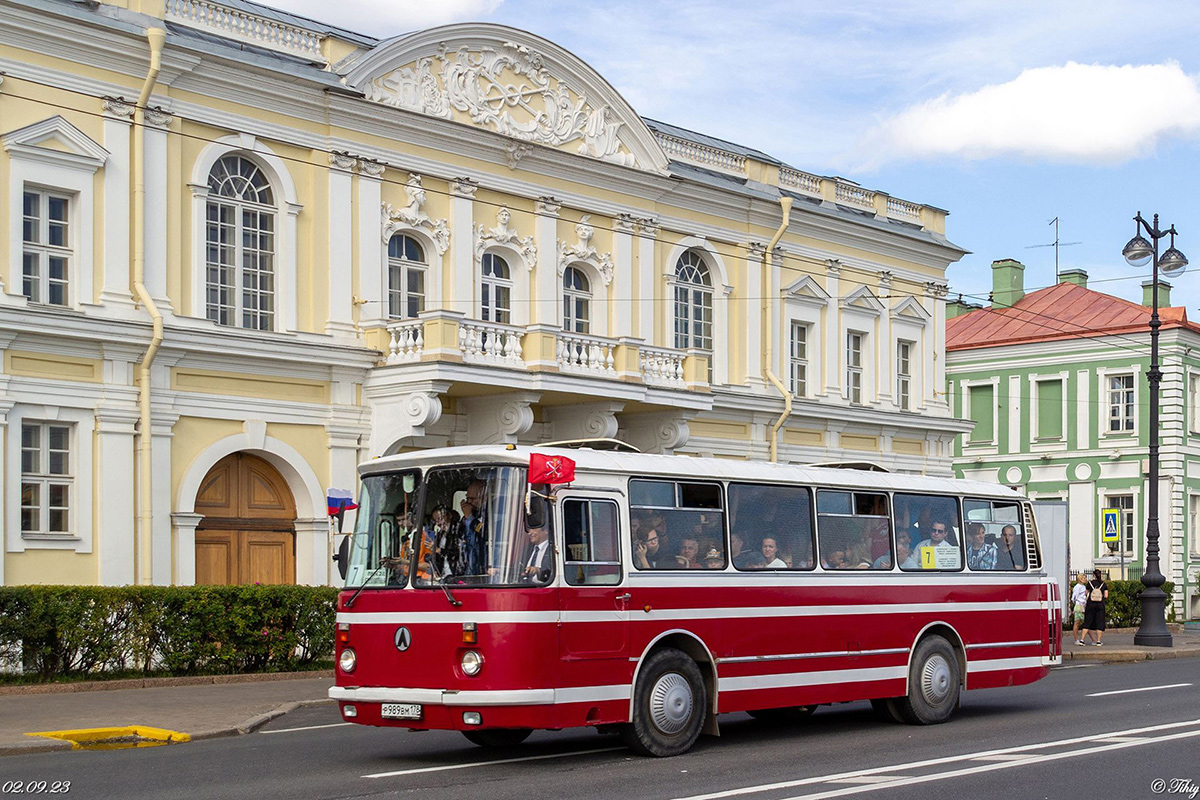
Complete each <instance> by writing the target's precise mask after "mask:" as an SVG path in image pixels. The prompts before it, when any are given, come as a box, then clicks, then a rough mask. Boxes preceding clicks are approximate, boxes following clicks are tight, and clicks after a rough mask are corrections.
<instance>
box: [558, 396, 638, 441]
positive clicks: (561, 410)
mask: <svg viewBox="0 0 1200 800" xmlns="http://www.w3.org/2000/svg"><path fill="white" fill-rule="evenodd" d="M624 407H625V403H624V402H615V401H614V402H607V403H588V404H586V405H578V406H556V407H554V408H552V409H548V410H547V418H548V419H549V422H550V432H551V433H550V435H551V436H552V437H553V438H554V440H555V441H565V440H571V439H611V438H613V437H615V436H616V435H617V430H618V429H619V427H620V426H619V424H618V422H617V414H618V413H620V411H621V409H623V408H624Z"/></svg>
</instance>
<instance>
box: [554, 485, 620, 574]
mask: <svg viewBox="0 0 1200 800" xmlns="http://www.w3.org/2000/svg"><path fill="white" fill-rule="evenodd" d="M619 536H620V526H619V525H618V524H617V504H616V503H614V502H612V501H611V500H576V499H568V500H566V501H565V502H564V503H563V537H562V540H563V561H564V562H565V564H566V568H565V570H564V575H565V576H566V579H567V583H568V584H570V585H571V586H614V585H616V584H618V583H620V582H621V561H620V549H619V548H620V544H619Z"/></svg>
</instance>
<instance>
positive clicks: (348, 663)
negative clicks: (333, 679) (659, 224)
mask: <svg viewBox="0 0 1200 800" xmlns="http://www.w3.org/2000/svg"><path fill="white" fill-rule="evenodd" d="M357 664H358V656H356V655H355V654H354V650H353V649H352V648H349V647H347V648H346V649H345V650H343V651H342V654H341V655H340V656H338V666H339V667H341V668H342V672H354V667H355V666H356V665H357Z"/></svg>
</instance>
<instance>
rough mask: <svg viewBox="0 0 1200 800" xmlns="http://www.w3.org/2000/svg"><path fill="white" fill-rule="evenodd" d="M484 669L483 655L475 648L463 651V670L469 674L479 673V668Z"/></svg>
mask: <svg viewBox="0 0 1200 800" xmlns="http://www.w3.org/2000/svg"><path fill="white" fill-rule="evenodd" d="M481 669H483V655H482V654H481V653H477V652H475V651H474V650H468V651H467V652H465V653H463V657H462V671H463V672H465V673H466V674H468V675H478V674H479V670H481Z"/></svg>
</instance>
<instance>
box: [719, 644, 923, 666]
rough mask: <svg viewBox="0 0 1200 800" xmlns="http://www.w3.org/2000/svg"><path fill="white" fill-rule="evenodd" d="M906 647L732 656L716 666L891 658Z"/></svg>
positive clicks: (906, 650)
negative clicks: (769, 662) (812, 659)
mask: <svg viewBox="0 0 1200 800" xmlns="http://www.w3.org/2000/svg"><path fill="white" fill-rule="evenodd" d="M907 652H908V648H907V647H888V648H884V649H880V650H830V651H829V652H826V653H781V654H779V655H773V656H733V657H731V658H718V659H717V663H718V664H752V663H759V662H767V661H794V660H797V659H802V658H846V657H850V656H891V655H899V654H901V653H907Z"/></svg>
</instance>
